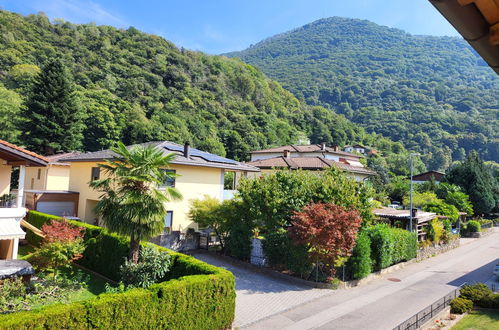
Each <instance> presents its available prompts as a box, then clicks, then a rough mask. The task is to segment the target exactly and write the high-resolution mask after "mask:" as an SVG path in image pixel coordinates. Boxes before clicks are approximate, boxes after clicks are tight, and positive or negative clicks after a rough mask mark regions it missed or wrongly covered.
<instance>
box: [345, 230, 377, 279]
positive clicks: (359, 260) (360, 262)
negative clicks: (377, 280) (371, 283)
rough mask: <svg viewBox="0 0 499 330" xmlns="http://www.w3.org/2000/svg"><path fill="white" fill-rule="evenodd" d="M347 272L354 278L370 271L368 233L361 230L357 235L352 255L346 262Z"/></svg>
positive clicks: (369, 241)
mask: <svg viewBox="0 0 499 330" xmlns="http://www.w3.org/2000/svg"><path fill="white" fill-rule="evenodd" d="M346 269H347V273H348V274H349V276H350V277H351V278H353V279H355V280H359V279H361V278H364V277H366V276H367V275H369V274H371V272H372V260H371V240H370V238H369V234H368V233H367V232H365V231H361V232H360V233H359V235H358V236H357V241H356V244H355V247H354V248H353V252H352V256H351V257H350V258H349V259H348V261H347V264H346Z"/></svg>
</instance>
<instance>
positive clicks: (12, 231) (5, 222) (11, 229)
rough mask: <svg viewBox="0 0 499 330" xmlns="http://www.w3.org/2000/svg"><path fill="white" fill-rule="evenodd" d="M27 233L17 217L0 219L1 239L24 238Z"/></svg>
mask: <svg viewBox="0 0 499 330" xmlns="http://www.w3.org/2000/svg"><path fill="white" fill-rule="evenodd" d="M25 235H26V233H25V232H24V231H23V230H22V229H21V226H20V224H19V221H16V220H15V219H0V239H16V238H21V239H23V238H24V236H25Z"/></svg>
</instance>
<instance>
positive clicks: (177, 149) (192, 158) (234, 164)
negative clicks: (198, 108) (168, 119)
mask: <svg viewBox="0 0 499 330" xmlns="http://www.w3.org/2000/svg"><path fill="white" fill-rule="evenodd" d="M149 145H152V146H155V147H156V148H158V149H160V150H161V151H162V152H163V153H164V154H165V155H166V154H170V153H174V154H176V157H175V159H174V160H173V161H172V162H171V163H172V164H178V165H190V166H203V167H214V168H223V169H227V170H235V171H248V172H259V171H260V170H259V169H258V168H256V167H254V166H251V165H247V164H244V163H240V162H238V161H235V160H233V159H229V158H225V157H221V156H218V155H215V154H211V153H209V152H205V151H201V150H198V149H196V148H190V155H189V157H188V158H186V157H184V154H183V150H184V146H183V145H180V144H177V143H173V142H170V141H153V142H146V143H141V144H135V145H131V146H127V148H129V149H131V148H133V147H135V146H144V147H145V146H149ZM116 156H117V155H116V153H114V152H113V151H111V150H101V151H95V152H87V153H80V154H75V155H72V156H69V157H65V158H62V159H60V161H62V162H85V161H87V162H90V161H102V160H105V159H113V158H116Z"/></svg>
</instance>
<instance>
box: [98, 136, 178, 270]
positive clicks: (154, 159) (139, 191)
mask: <svg viewBox="0 0 499 330" xmlns="http://www.w3.org/2000/svg"><path fill="white" fill-rule="evenodd" d="M111 150H112V151H113V152H115V153H116V154H117V157H115V158H114V159H113V160H107V161H106V163H104V164H99V167H100V168H101V169H102V170H103V172H104V173H105V174H107V175H105V176H104V177H105V178H103V179H100V180H95V181H92V182H90V186H91V187H92V188H94V189H96V190H98V191H100V192H102V193H103V194H102V195H101V197H100V200H99V202H98V203H97V206H96V207H95V211H96V212H97V214H99V215H100V216H102V220H103V221H104V224H105V226H106V227H107V228H108V229H109V230H111V231H113V232H116V233H118V234H121V235H127V236H129V237H130V254H129V256H128V258H129V260H131V261H132V262H134V263H137V262H138V258H139V250H140V241H141V240H145V239H149V238H151V237H153V236H156V235H159V234H160V233H161V231H162V230H163V218H164V216H165V214H166V209H165V203H166V202H168V201H170V200H173V199H181V198H182V195H181V194H180V193H179V192H178V191H177V190H176V189H175V188H171V187H166V188H165V189H158V187H159V186H161V185H162V184H163V183H164V182H165V180H166V179H167V178H171V177H174V176H175V174H173V173H172V172H169V171H165V170H164V168H165V167H168V166H169V164H170V163H171V161H172V160H173V159H174V158H175V154H168V155H166V156H165V155H164V154H163V153H162V152H161V151H160V150H158V149H156V148H155V147H154V146H147V147H141V146H136V147H134V148H131V149H127V148H126V147H125V145H124V144H123V143H121V142H119V143H118V145H117V147H115V148H112V149H111Z"/></svg>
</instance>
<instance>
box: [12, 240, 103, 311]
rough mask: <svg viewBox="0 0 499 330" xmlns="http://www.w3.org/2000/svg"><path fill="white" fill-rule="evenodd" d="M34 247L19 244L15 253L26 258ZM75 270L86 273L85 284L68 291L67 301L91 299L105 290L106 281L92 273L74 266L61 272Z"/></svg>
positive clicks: (34, 306) (36, 306) (37, 305)
mask: <svg viewBox="0 0 499 330" xmlns="http://www.w3.org/2000/svg"><path fill="white" fill-rule="evenodd" d="M35 249H36V248H35V247H33V246H31V245H20V246H19V250H18V253H17V255H18V258H19V259H24V258H26V257H27V256H29V255H30V254H31V253H33V252H34V251H35ZM75 271H77V272H80V273H84V274H85V275H86V276H85V277H84V281H83V282H84V283H85V284H86V285H85V287H83V288H81V289H78V290H73V291H70V292H69V295H68V302H75V301H82V300H87V299H91V298H94V297H96V296H98V295H99V294H101V293H103V292H105V291H106V283H107V282H106V281H105V280H104V279H102V278H101V277H99V276H96V275H94V274H91V273H88V272H86V271H84V270H81V269H79V268H77V267H75V266H73V267H71V269H70V270H62V273H65V274H66V275H67V274H69V273H74V272H75ZM61 275H63V274H61ZM43 305H45V304H43V303H40V304H34V305H33V306H32V307H33V309H35V308H38V307H41V306H43Z"/></svg>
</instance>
